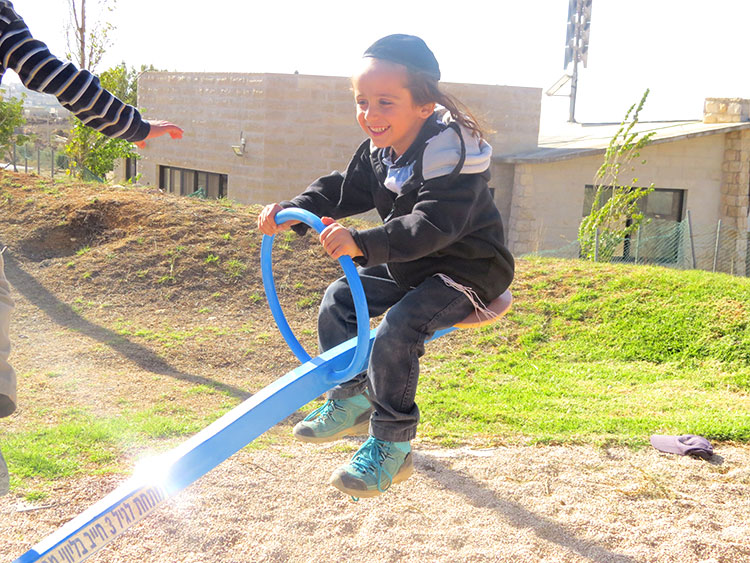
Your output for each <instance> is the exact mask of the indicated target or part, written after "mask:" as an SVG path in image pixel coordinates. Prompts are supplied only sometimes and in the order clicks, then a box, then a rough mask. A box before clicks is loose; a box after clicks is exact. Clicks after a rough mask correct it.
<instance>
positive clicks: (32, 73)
mask: <svg viewBox="0 0 750 563" xmlns="http://www.w3.org/2000/svg"><path fill="white" fill-rule="evenodd" d="M54 60H56V59H55V56H54V55H52V54H51V53H50V55H49V57H47V58H46V59H44V60H43V61H42V62H40V63H39V64H37V65H36V66H35V67H34V68H32V69H31V71H30V72H29V73H28V75H27V76H26V80H24V81H23V84H24V86H28V85H29V84H30V83H31V81H32V80H34V77H35V76H36V73H37V72H39V69H40V68H42V67H43V66H44V65H46V64H47V63H48V62H50V61H54Z"/></svg>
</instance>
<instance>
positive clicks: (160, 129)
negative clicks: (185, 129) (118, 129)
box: [135, 121, 182, 149]
mask: <svg viewBox="0 0 750 563" xmlns="http://www.w3.org/2000/svg"><path fill="white" fill-rule="evenodd" d="M146 123H148V124H149V127H150V129H149V131H148V135H146V139H153V138H154V137H161V136H162V135H164V134H165V133H169V136H170V137H172V138H173V139H182V128H181V127H178V126H177V125H175V124H174V123H170V122H169V121H146ZM146 139H143V140H142V141H136V142H135V146H137V147H138V148H141V149H142V148H143V147H145V146H146Z"/></svg>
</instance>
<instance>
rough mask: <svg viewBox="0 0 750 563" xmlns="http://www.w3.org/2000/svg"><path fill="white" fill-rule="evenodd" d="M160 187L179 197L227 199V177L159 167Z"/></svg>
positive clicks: (184, 169)
mask: <svg viewBox="0 0 750 563" xmlns="http://www.w3.org/2000/svg"><path fill="white" fill-rule="evenodd" d="M159 187H160V188H161V189H162V190H164V191H165V192H169V193H171V194H179V195H188V196H189V195H199V196H201V197H207V198H211V199H219V198H221V197H227V175H226V174H217V173H215V172H204V171H202V170H189V169H187V168H176V167H174V166H159Z"/></svg>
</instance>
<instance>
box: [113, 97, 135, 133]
mask: <svg viewBox="0 0 750 563" xmlns="http://www.w3.org/2000/svg"><path fill="white" fill-rule="evenodd" d="M125 107H126V106H125V104H123V105H122V108H121V109H120V115H122V112H123V110H125ZM120 115H118V116H117V120H118V121H119V120H120ZM134 116H135V112H133V111H131V112H130V117H129V118H128V122H127V123H126V124H125V127H123V128H122V129H120V130H119V131H118V132H117V133H113V134H112V136H113V137H119V136H120V135H122V134H123V133H125V131H127V130H128V129H130V124H131V123H133V117H134Z"/></svg>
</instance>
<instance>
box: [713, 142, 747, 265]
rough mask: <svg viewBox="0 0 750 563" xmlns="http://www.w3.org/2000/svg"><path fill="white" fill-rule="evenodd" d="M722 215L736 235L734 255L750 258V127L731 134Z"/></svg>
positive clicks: (724, 171)
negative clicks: (748, 233) (738, 234)
mask: <svg viewBox="0 0 750 563" xmlns="http://www.w3.org/2000/svg"><path fill="white" fill-rule="evenodd" d="M721 169H722V178H721V195H720V198H721V200H720V214H721V215H720V217H721V221H722V225H724V226H726V227H728V232H730V233H741V234H742V233H744V235H745V236H735V237H734V238H735V240H734V246H735V248H734V249H733V250H734V254H735V256H736V262H737V264H741V265H744V264H745V263H746V262H747V260H748V238H747V231H748V228H749V227H750V225H748V210H749V209H750V130H748V129H743V130H740V131H732V132H730V133H727V134H726V136H725V140H724V162H723V163H722V168H721Z"/></svg>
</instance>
